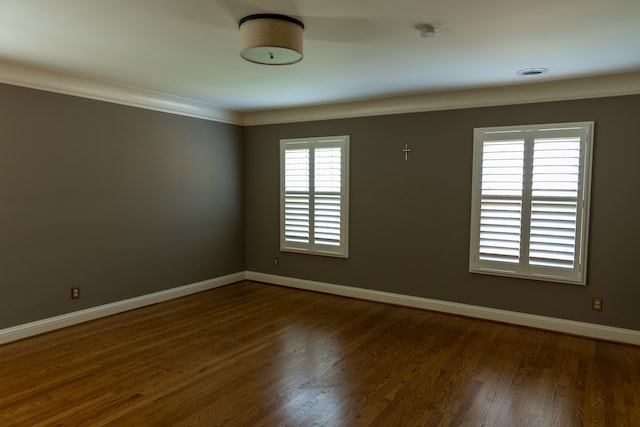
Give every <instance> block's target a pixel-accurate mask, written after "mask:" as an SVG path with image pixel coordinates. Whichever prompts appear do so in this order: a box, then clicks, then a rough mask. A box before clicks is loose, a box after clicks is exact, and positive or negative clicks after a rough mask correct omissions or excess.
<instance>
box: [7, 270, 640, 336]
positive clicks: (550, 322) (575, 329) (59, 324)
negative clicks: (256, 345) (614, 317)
mask: <svg viewBox="0 0 640 427" xmlns="http://www.w3.org/2000/svg"><path fill="white" fill-rule="evenodd" d="M245 279H246V280H254V281H257V282H264V283H270V284H274V285H280V286H287V287H290V288H296V289H304V290H308V291H315V292H323V293H328V294H333V295H340V296H345V297H350V298H359V299H363V300H368V301H375V302H382V303H387V304H395V305H401V306H406V307H413V308H420V309H424V310H432V311H438V312H442V313H449V314H457V315H461V316H468V317H475V318H478V319H486V320H493V321H496V322H504V323H510V324H514V325H520V326H528V327H532V328H539V329H545V330H549V331H554V332H561V333H566V334H571V335H578V336H583V337H589V338H595V339H601V340H606V341H616V342H621V343H626V344H633V345H640V331H636V330H632V329H623V328H615V327H611V326H604V325H598V324H594V323H586V322H576V321H573V320H566V319H558V318H554V317H545V316H537V315H534V314H526V313H519V312H515V311H508V310H499V309H495V308H487V307H480V306H475V305H469V304H460V303H455V302H448V301H440V300H434V299H429V298H422V297H415V296H410V295H401V294H394V293H391V292H382V291H375V290H371V289H361V288H353V287H350V286H343V285H334V284H331V283H323V282H314V281H311V280H303V279H296V278H292V277H284V276H275V275H271V274H264V273H256V272H252V271H247V272H244V271H243V272H239V273H235V274H230V275H228V276H223V277H217V278H214V279H210V280H205V281H202V282H198V283H192V284H190V285H186V286H181V287H178V288H173V289H167V290H165V291H160V292H155V293H153V294H149V295H143V296H140V297H136V298H131V299H127V300H123V301H117V302H114V303H111V304H105V305H101V306H98V307H92V308H88V309H85V310H80V311H75V312H73V313H67V314H63V315H60V316H56V317H51V318H48V319H43V320H38V321H36V322H31V323H26V324H23V325H18V326H13V327H11V328H7V329H2V330H0V344H5V343H8V342H11V341H17V340H20V339H23V338H28V337H31V336H34V335H39V334H43V333H46V332H50V331H53V330H56V329H60V328H64V327H67V326H71V325H76V324H78V323H83V322H87V321H89V320H94V319H98V318H101V317H106V316H110V315H112V314H117V313H122V312H125V311H129V310H134V309H136V308H140V307H144V306H147V305H151V304H156V303H159V302H163V301H168V300H171V299H174V298H179V297H182V296H186V295H190V294H194V293H197V292H202V291H206V290H208V289H214V288H217V287H220V286H225V285H229V284H232V283H235V282H239V281H242V280H245Z"/></svg>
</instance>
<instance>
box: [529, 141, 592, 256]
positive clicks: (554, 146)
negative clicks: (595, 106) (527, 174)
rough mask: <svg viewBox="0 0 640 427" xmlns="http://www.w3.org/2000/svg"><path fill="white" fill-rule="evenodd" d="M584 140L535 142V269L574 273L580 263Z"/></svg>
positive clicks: (531, 244)
mask: <svg viewBox="0 0 640 427" xmlns="http://www.w3.org/2000/svg"><path fill="white" fill-rule="evenodd" d="M579 182H580V138H579V137H567V138H537V139H534V141H533V171H532V184H531V195H532V202H531V238H530V242H529V262H530V263H531V264H532V265H537V266H545V267H555V268H566V269H573V268H574V267H575V262H576V233H577V212H578V190H579Z"/></svg>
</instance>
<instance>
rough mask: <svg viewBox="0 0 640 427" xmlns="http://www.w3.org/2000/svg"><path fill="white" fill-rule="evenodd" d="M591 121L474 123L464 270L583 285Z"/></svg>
mask: <svg viewBox="0 0 640 427" xmlns="http://www.w3.org/2000/svg"><path fill="white" fill-rule="evenodd" d="M592 146H593V122H582V123H564V124H552V125H532V126H514V127H497V128H480V129H475V133H474V159H473V196H472V207H471V250H470V256H469V271H471V272H474V273H486V274H496V275H504V276H515V277H524V278H531V279H538V280H548V281H557V282H566V283H576V284H585V282H586V256H587V231H588V219H589V193H590V184H591V152H592Z"/></svg>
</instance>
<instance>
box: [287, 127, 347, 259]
mask: <svg viewBox="0 0 640 427" xmlns="http://www.w3.org/2000/svg"><path fill="white" fill-rule="evenodd" d="M348 218H349V136H336V137H322V138H299V139H283V140H281V141H280V250H281V251H284V252H301V253H308V254H315V255H326V256H334V257H342V258H347V257H348V256H349V245H348V231H349V224H348Z"/></svg>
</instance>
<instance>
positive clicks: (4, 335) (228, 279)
mask: <svg viewBox="0 0 640 427" xmlns="http://www.w3.org/2000/svg"><path fill="white" fill-rule="evenodd" d="M245 277H246V273H245V272H244V271H243V272H240V273H235V274H230V275H228V276H222V277H217V278H215V279H209V280H205V281H202V282H197V283H192V284H190V285H185V286H180V287H178V288H172V289H167V290H165V291H160V292H155V293H153V294H148V295H142V296H139V297H135V298H130V299H126V300H123V301H117V302H114V303H111V304H105V305H100V306H98V307H91V308H87V309H85V310H80V311H74V312H73V313H67V314H63V315H60V316H56V317H51V318H48V319H43V320H38V321H36V322H31V323H25V324H23V325H18V326H14V327H11V328H7V329H2V330H0V344H5V343H8V342H11V341H17V340H20V339H23V338H28V337H31V336H34V335H39V334H43V333H45V332H50V331H53V330H56V329H60V328H64V327H67V326H71V325H76V324H78V323H83V322H87V321H89V320H94V319H98V318H100V317H106V316H111V315H112V314H117V313H122V312H125V311H129V310H134V309H136V308H140V307H144V306H147V305H151V304H157V303H159V302H163V301H168V300H170V299H174V298H179V297H183V296H186V295H190V294H194V293H196V292H202V291H206V290H208V289H213V288H217V287H220V286H225V285H229V284H231V283H235V282H239V281H241V280H244V279H245Z"/></svg>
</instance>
